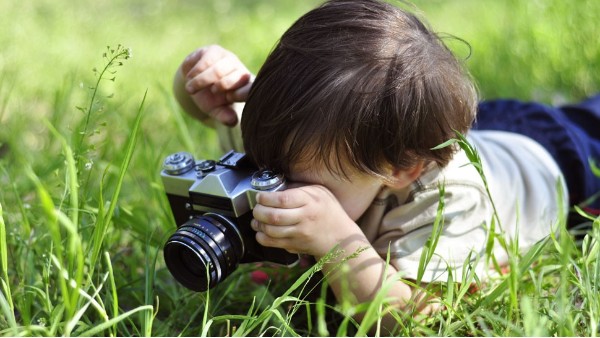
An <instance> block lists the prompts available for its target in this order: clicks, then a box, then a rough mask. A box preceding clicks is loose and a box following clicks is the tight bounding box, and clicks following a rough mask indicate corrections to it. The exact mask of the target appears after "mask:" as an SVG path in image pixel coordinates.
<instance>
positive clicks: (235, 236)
mask: <svg viewBox="0 0 600 338" xmlns="http://www.w3.org/2000/svg"><path fill="white" fill-rule="evenodd" d="M243 254H244V242H243V240H242V236H241V235H240V233H239V231H238V229H237V227H236V226H235V224H234V223H233V222H231V221H230V220H229V219H228V218H227V217H224V216H222V215H219V214H215V213H206V214H204V215H202V216H199V217H194V218H191V219H190V220H189V221H187V222H185V223H184V224H183V225H181V226H180V227H179V228H178V229H177V231H175V233H174V234H173V235H172V236H171V237H170V238H169V239H168V240H167V242H166V244H165V247H164V257H165V263H166V264H167V268H168V269H169V271H170V272H171V274H172V275H173V277H175V279H176V280H177V281H178V282H179V283H181V284H182V285H183V286H185V287H187V288H188V289H191V290H194V291H199V292H202V291H206V290H208V289H209V288H212V287H214V286H216V285H217V284H218V283H219V282H221V281H222V280H223V279H225V278H226V277H227V276H229V275H230V274H231V273H232V272H233V271H234V270H235V268H236V267H237V265H238V264H239V262H240V260H241V258H242V256H243Z"/></svg>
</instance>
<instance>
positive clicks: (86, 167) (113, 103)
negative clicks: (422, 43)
mask: <svg viewBox="0 0 600 338" xmlns="http://www.w3.org/2000/svg"><path fill="white" fill-rule="evenodd" d="M315 3H317V1H312V0H311V1H292V0H286V1H266V0H265V1H242V0H235V1H234V0H232V1H223V0H215V1H172V2H159V1H150V2H149V1H139V0H130V1H124V0H117V1H111V2H102V1H100V2H98V1H87V0H85V1H76V2H69V1H64V0H58V1H48V0H40V1H30V2H17V1H4V2H0V45H1V46H3V48H2V49H1V50H0V334H1V335H12V336H20V335H43V336H55V335H71V336H82V335H83V336H89V335H100V336H132V335H136V336H138V335H146V336H177V335H183V336H206V335H267V336H270V335H305V334H312V335H353V334H356V333H359V334H362V333H365V332H367V330H368V329H369V328H368V327H367V325H365V324H363V325H360V324H358V323H356V322H354V321H353V319H352V318H351V315H352V314H354V313H356V312H357V311H366V312H367V313H368V318H367V319H368V320H367V322H369V323H374V325H375V326H377V323H378V318H380V317H381V314H382V312H385V311H388V308H387V307H386V305H385V297H383V294H380V295H378V297H377V298H376V299H377V301H375V302H373V303H372V304H363V305H360V306H356V307H354V306H350V305H349V304H340V305H339V306H336V307H332V306H331V305H328V304H327V302H325V301H324V299H323V298H322V297H316V298H314V299H313V298H307V295H308V294H309V292H310V293H314V294H317V295H324V292H323V290H325V287H324V285H325V284H324V283H319V280H320V279H321V277H320V275H319V274H318V273H316V272H317V270H318V265H317V266H316V267H314V268H312V269H311V270H309V271H307V272H305V271H302V270H301V269H291V270H289V271H276V270H274V269H272V268H269V267H264V269H266V270H268V272H269V273H270V274H271V275H273V276H278V277H276V278H275V279H276V281H277V282H276V281H274V282H272V283H271V284H269V285H259V284H255V283H253V282H252V281H251V280H250V277H249V273H250V271H251V270H252V267H250V266H244V267H241V268H239V269H238V270H237V271H236V273H235V274H234V275H233V276H231V278H229V279H228V280H227V281H226V282H224V283H223V284H221V285H219V287H217V288H216V289H214V290H211V292H210V293H203V294H201V293H193V292H191V291H188V290H186V289H184V288H182V287H180V286H179V285H178V284H177V283H175V282H174V280H173V278H172V277H171V276H170V274H169V273H168V272H167V271H166V269H165V265H164V261H163V260H162V244H163V243H164V241H165V240H166V238H167V237H168V236H169V235H170V233H171V232H172V231H173V230H174V229H175V224H174V223H173V221H172V220H171V215H170V213H169V207H168V202H167V200H166V198H165V196H164V191H163V188H162V185H161V183H160V179H159V176H158V170H159V168H160V165H161V162H162V159H163V158H164V156H165V155H167V154H169V153H171V152H173V151H179V150H187V151H191V152H192V153H194V154H195V155H197V156H199V157H211V158H214V157H216V156H218V155H219V153H218V146H217V144H216V138H215V135H214V132H213V131H212V130H209V129H206V128H204V127H203V126H200V125H199V124H198V123H197V122H195V121H193V120H191V119H190V118H189V117H187V116H185V115H183V114H182V113H181V112H180V111H179V109H178V108H177V106H176V105H175V103H174V101H173V98H172V97H171V94H170V85H171V79H172V74H173V72H174V71H175V69H176V68H177V66H178V65H179V63H180V61H181V60H182V59H183V58H184V57H185V56H186V55H187V54H188V53H189V52H191V51H192V50H193V49H194V48H196V47H198V46H201V45H205V44H210V43H219V44H222V45H224V46H225V47H227V48H229V49H231V50H233V51H234V52H236V53H237V54H239V55H240V57H241V59H242V60H244V61H245V62H246V63H247V64H248V65H249V67H250V69H251V70H253V71H256V70H258V68H259V66H260V64H261V62H262V60H263V59H264V58H265V56H266V55H267V53H268V51H269V50H270V49H271V47H272V46H273V44H274V43H275V41H276V40H277V38H278V36H279V35H280V34H281V33H282V32H283V31H284V30H285V29H286V28H287V27H288V26H289V25H290V24H291V23H292V22H293V20H295V18H297V17H298V16H299V15H301V14H302V13H303V12H305V11H306V10H308V9H309V8H312V7H313V5H314V4H315ZM417 6H419V7H420V8H421V10H422V12H423V15H424V16H426V17H427V18H428V21H429V22H430V24H431V25H432V26H433V27H434V28H435V29H436V30H438V31H441V32H446V33H449V34H452V35H455V36H458V37H460V38H462V39H464V40H466V41H467V42H468V43H469V44H470V46H471V48H470V50H469V48H467V46H466V45H465V44H463V43H460V42H459V41H458V40H452V39H449V40H448V42H449V44H450V46H451V47H452V48H453V49H454V50H455V51H456V53H457V54H458V55H461V56H465V57H466V56H467V55H469V54H470V57H469V58H468V59H466V61H465V62H466V64H467V66H468V67H469V69H470V70H471V72H472V73H473V76H474V77H475V79H476V80H477V82H478V85H479V88H480V91H481V93H482V96H483V97H486V98H492V97H517V98H521V99H536V100H541V101H544V102H548V103H555V102H561V101H564V100H574V99H579V98H583V97H584V96H586V95H591V94H593V93H595V92H596V91H598V89H599V85H600V73H599V72H597V71H595V70H596V69H598V67H599V66H600V45H599V44H597V43H595V41H596V40H597V37H598V36H600V27H599V26H598V25H597V24H596V19H595V17H594V15H595V13H598V12H599V11H600V2H596V1H585V2H584V1H576V2H564V1H558V0H548V1H516V0H510V1H492V0H487V1H474V0H465V1H460V2H458V1H445V0H436V1H418V2H417ZM107 46H109V47H108V48H107ZM128 49H131V52H132V53H131V55H130V54H128V53H129V51H128ZM129 56H131V57H129ZM121 63H122V65H121ZM113 78H114V79H113ZM190 148H191V149H190ZM492 197H493V196H492ZM590 222H593V223H594V228H593V231H592V232H590V234H589V235H588V236H587V237H586V238H585V239H584V240H583V242H582V243H581V244H580V245H579V246H578V245H575V244H574V242H573V241H572V239H571V237H569V236H568V234H567V233H566V232H565V231H564V224H560V225H559V229H560V231H559V234H560V236H558V237H552V238H548V239H547V240H546V241H544V242H542V243H540V244H539V245H538V246H536V247H534V248H533V249H532V250H531V251H529V252H528V253H524V254H523V255H522V256H519V255H515V254H513V255H511V271H510V273H508V274H507V275H505V276H503V277H502V278H500V279H498V280H496V281H493V282H490V283H487V284H482V283H480V282H479V281H478V278H477V276H474V275H472V274H468V273H466V274H465V275H463V276H452V278H451V279H450V280H448V282H447V283H446V284H445V285H444V286H443V288H442V294H443V297H442V301H443V302H444V303H445V305H446V310H444V311H442V312H440V313H438V314H436V315H434V316H431V317H428V318H426V319H423V320H421V321H419V320H414V319H413V318H412V317H411V316H409V315H408V314H403V313H393V316H395V317H396V318H397V319H398V323H399V326H398V330H397V332H396V333H397V334H399V335H416V336H420V335H449V336H461V335H494V336H499V335H542V336H543V335H581V336H597V335H598V334H599V331H598V330H599V328H598V325H599V324H600V323H598V318H599V317H600V297H599V296H598V295H599V294H600V292H599V290H598V288H599V287H600V286H599V281H600V261H599V260H598V254H599V253H598V252H599V250H600V249H599V244H598V240H599V239H600V221H599V220H598V219H596V220H593V219H591V220H590ZM491 240H494V239H493V238H492V239H491ZM430 243H431V245H432V247H434V246H435V238H432V241H431V242H430ZM505 245H506V248H507V250H509V251H511V250H514V249H513V248H512V247H511V243H505ZM424 259H425V260H426V259H427V257H425V258H424ZM391 282H392V280H389V281H387V283H391ZM471 284H475V285H478V286H479V290H478V291H473V290H469V285H471ZM429 292H433V290H429ZM332 315H337V317H338V319H339V322H340V323H341V325H339V326H334V325H331V316H332ZM307 318H310V319H311V320H312V321H313V322H314V324H312V323H311V324H310V325H303V324H304V322H306V321H307ZM307 330H308V331H307ZM380 333H381V334H383V335H385V334H386V332H380Z"/></svg>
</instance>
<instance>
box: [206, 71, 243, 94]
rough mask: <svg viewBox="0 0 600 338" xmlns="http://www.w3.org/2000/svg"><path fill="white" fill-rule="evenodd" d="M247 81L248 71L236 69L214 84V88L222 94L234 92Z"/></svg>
mask: <svg viewBox="0 0 600 338" xmlns="http://www.w3.org/2000/svg"><path fill="white" fill-rule="evenodd" d="M249 81H250V73H249V72H248V70H246V69H239V68H237V69H233V70H232V71H231V72H229V74H227V75H225V76H223V77H221V79H219V81H217V82H215V84H214V88H215V90H219V91H222V92H228V91H235V90H238V89H240V88H242V87H244V86H245V85H247V84H248V82H249Z"/></svg>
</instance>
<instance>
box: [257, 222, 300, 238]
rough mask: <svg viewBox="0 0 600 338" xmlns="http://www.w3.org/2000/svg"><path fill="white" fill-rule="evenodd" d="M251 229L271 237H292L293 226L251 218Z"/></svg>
mask: <svg viewBox="0 0 600 338" xmlns="http://www.w3.org/2000/svg"><path fill="white" fill-rule="evenodd" d="M250 226H251V227H252V230H254V231H256V232H262V233H263V234H265V235H267V236H269V237H271V238H290V237H293V235H294V232H295V226H293V225H271V224H266V223H262V222H259V221H257V220H256V219H253V220H252V222H251V223H250Z"/></svg>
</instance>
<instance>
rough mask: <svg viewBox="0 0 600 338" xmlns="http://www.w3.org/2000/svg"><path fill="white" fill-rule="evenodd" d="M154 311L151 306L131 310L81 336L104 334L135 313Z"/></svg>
mask: <svg viewBox="0 0 600 338" xmlns="http://www.w3.org/2000/svg"><path fill="white" fill-rule="evenodd" d="M153 310H154V308H153V307H152V306H151V305H142V306H139V307H137V308H135V309H133V310H129V311H127V312H125V313H123V314H120V315H119V316H117V317H114V318H111V319H110V320H108V321H106V322H104V323H101V324H98V325H96V326H94V327H93V328H91V329H89V330H87V331H84V332H82V333H81V334H80V336H82V337H90V336H94V335H96V334H98V333H100V332H102V331H104V330H106V329H108V328H110V327H111V326H115V325H117V324H118V323H120V322H122V321H123V320H125V319H127V318H128V317H129V316H131V315H133V314H135V313H138V312H140V311H150V312H152V311H153Z"/></svg>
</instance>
